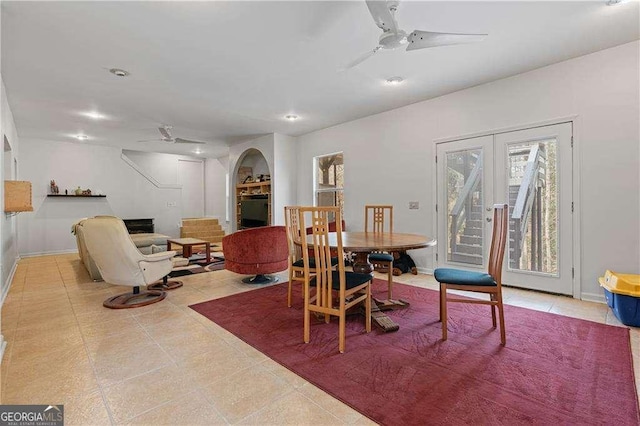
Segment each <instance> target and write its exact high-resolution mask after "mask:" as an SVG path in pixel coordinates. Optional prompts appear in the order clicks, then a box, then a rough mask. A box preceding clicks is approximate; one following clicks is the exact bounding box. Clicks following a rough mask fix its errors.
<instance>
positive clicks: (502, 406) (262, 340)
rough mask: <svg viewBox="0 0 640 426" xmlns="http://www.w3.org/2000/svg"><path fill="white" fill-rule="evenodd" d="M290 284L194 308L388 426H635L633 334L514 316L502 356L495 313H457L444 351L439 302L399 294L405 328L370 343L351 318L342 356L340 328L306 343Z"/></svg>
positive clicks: (461, 309)
mask: <svg viewBox="0 0 640 426" xmlns="http://www.w3.org/2000/svg"><path fill="white" fill-rule="evenodd" d="M286 285H287V284H286V283H284V284H279V285H276V286H271V287H265V288H261V289H257V290H255V291H250V292H246V293H242V294H237V295H234V296H230V297H225V298H222V299H217V300H212V301H209V302H204V303H199V304H197V305H193V306H191V308H193V309H194V310H196V311H197V312H199V313H201V314H202V315H204V316H206V317H207V318H209V319H211V320H212V321H215V322H216V323H217V324H219V325H221V326H222V327H224V328H225V329H227V330H229V331H230V332H232V333H233V334H235V335H236V336H238V337H239V338H241V339H242V340H244V341H246V342H247V343H249V344H250V345H252V346H254V347H255V348H257V349H258V350H260V351H261V352H263V353H265V354H266V355H268V356H269V357H271V358H272V359H274V360H275V361H277V362H279V363H280V364H282V365H284V366H285V367H287V368H289V369H290V370H291V371H293V372H295V373H296V374H298V375H300V376H301V377H304V378H305V379H306V380H308V381H310V382H312V383H314V384H315V385H317V386H318V387H320V388H322V389H324V390H325V391H326V392H328V393H330V394H331V395H333V396H335V397H336V398H338V399H340V400H341V401H343V402H345V403H346V404H348V405H350V406H351V407H353V408H355V409H356V410H358V411H359V412H361V413H362V414H364V415H366V416H367V417H369V418H371V419H372V420H374V421H376V422H378V423H380V424H386V425H425V424H429V425H431V424H439V425H460V424H490V425H496V424H503V425H518V424H544V425H559V424H563V425H567V424H579V425H596V424H597V425H604V424H611V425H637V424H639V416H638V402H637V397H636V391H635V386H634V376H633V368H632V359H631V349H630V342H629V330H628V329H626V328H620V327H613V326H607V325H602V324H597V323H594V322H591V321H583V320H578V319H572V318H567V317H563V316H559V315H553V314H548V313H544V312H537V311H533V310H528V309H523V308H517V307H512V306H506V307H505V317H506V328H507V345H506V347H502V346H500V336H499V332H498V331H497V330H493V329H492V328H491V315H490V314H489V307H487V306H477V305H476V306H473V305H465V304H450V307H449V309H450V320H449V330H450V331H449V340H447V341H446V342H441V341H440V337H441V328H440V323H439V322H438V293H437V292H435V291H432V290H425V289H419V288H416V287H412V286H407V285H402V284H396V285H395V286H394V297H396V298H402V299H406V300H408V301H410V303H411V306H410V307H409V308H407V309H405V310H400V311H395V312H389V313H388V314H389V316H390V317H391V318H393V320H395V321H396V322H397V323H398V324H400V330H399V331H398V332H395V333H388V334H385V333H382V332H381V331H379V330H378V329H374V330H373V331H372V332H371V333H370V334H365V333H364V321H363V317H361V316H359V315H354V316H351V317H349V318H348V319H347V344H346V351H345V353H344V354H339V353H338V341H337V339H338V329H337V321H336V320H332V322H331V324H324V323H320V322H316V321H315V319H313V320H312V327H311V342H310V343H309V344H304V343H303V342H302V300H301V298H300V286H294V289H295V291H297V293H294V301H295V304H294V307H292V308H287V306H286V296H287V294H286V291H287V290H286ZM385 291H386V283H385V282H384V281H380V280H376V281H375V285H374V295H380V296H381V297H384V294H385Z"/></svg>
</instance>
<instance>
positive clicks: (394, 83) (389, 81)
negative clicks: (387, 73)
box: [385, 76, 404, 86]
mask: <svg viewBox="0 0 640 426" xmlns="http://www.w3.org/2000/svg"><path fill="white" fill-rule="evenodd" d="M403 81H404V79H403V78H402V77H397V76H396V77H390V78H388V79H386V80H385V83H387V84H388V85H389V86H397V85H399V84H401V83H402V82H403Z"/></svg>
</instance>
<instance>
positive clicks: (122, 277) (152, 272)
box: [76, 216, 176, 309]
mask: <svg viewBox="0 0 640 426" xmlns="http://www.w3.org/2000/svg"><path fill="white" fill-rule="evenodd" d="M77 228H79V229H78V230H77V231H76V232H80V233H81V235H82V236H83V237H84V238H83V240H84V244H85V245H86V249H87V250H88V252H89V253H91V258H92V259H93V262H95V265H96V267H97V268H98V271H99V272H100V275H102V278H103V279H104V280H105V281H106V282H108V283H111V284H117V285H127V286H131V287H133V293H125V294H121V295H118V296H113V297H111V298H109V299H107V300H105V302H104V306H106V307H107V308H115V309H120V308H133V307H137V306H144V305H148V304H151V303H155V302H159V301H160V300H162V299H164V298H165V297H166V293H165V292H164V291H162V290H148V291H146V292H140V287H141V286H149V285H151V284H153V283H155V282H156V281H158V280H160V279H162V278H164V277H166V276H167V274H168V273H169V272H171V269H172V267H173V262H172V261H171V259H172V258H173V256H175V254H176V252H175V251H165V252H160V253H155V254H147V255H145V254H142V253H140V251H139V250H138V248H137V247H136V245H135V243H134V242H133V241H132V240H131V237H130V236H129V233H128V232H127V228H126V226H125V225H124V222H123V221H122V220H121V219H119V218H117V217H114V216H98V217H94V218H90V219H86V220H83V221H81V222H80V223H79V224H78V225H77Z"/></svg>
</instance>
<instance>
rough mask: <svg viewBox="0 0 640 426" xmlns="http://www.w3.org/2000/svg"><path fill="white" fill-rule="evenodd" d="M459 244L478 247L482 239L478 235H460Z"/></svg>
mask: <svg viewBox="0 0 640 426" xmlns="http://www.w3.org/2000/svg"><path fill="white" fill-rule="evenodd" d="M460 243H461V244H473V245H477V246H479V245H480V244H482V237H481V236H480V235H464V234H463V235H461V236H460Z"/></svg>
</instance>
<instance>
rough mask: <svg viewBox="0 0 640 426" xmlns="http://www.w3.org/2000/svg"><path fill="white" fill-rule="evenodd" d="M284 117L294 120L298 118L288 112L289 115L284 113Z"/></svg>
mask: <svg viewBox="0 0 640 426" xmlns="http://www.w3.org/2000/svg"><path fill="white" fill-rule="evenodd" d="M284 118H285V119H287V120H289V121H296V120H297V119H298V116H297V115H294V114H289V115H285V116H284Z"/></svg>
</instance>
